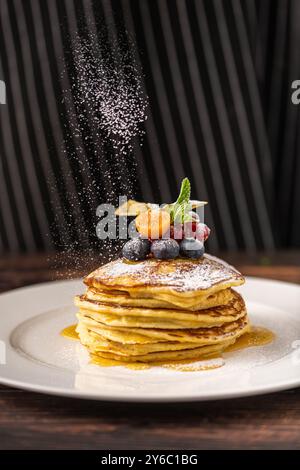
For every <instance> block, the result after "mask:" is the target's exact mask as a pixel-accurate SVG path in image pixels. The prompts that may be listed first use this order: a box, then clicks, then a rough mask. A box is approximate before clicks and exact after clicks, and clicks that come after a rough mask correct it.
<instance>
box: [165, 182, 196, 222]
mask: <svg viewBox="0 0 300 470" xmlns="http://www.w3.org/2000/svg"><path fill="white" fill-rule="evenodd" d="M190 197H191V183H190V181H189V179H188V178H184V179H183V180H182V182H181V188H180V192H179V196H178V198H177V200H176V201H175V202H173V204H169V205H168V206H167V207H168V210H169V212H170V218H171V222H177V223H182V224H183V223H184V222H189V221H190V220H191V216H190V214H189V212H190V210H191V209H192V207H191V204H190Z"/></svg>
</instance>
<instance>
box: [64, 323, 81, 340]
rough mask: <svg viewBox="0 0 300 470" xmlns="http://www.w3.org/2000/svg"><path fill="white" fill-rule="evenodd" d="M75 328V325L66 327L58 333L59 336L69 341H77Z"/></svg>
mask: <svg viewBox="0 0 300 470" xmlns="http://www.w3.org/2000/svg"><path fill="white" fill-rule="evenodd" d="M76 327H77V325H70V326H67V327H66V328H64V329H63V330H62V331H61V332H60V334H61V336H63V337H64V338H69V339H79V336H78V333H77V332H76Z"/></svg>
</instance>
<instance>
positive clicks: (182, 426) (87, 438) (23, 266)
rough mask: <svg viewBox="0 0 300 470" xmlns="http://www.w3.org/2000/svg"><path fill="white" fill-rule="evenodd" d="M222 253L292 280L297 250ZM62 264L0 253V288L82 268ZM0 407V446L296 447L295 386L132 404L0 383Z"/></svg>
mask: <svg viewBox="0 0 300 470" xmlns="http://www.w3.org/2000/svg"><path fill="white" fill-rule="evenodd" d="M224 258H225V259H226V260H227V261H229V262H231V263H233V264H234V265H236V266H237V267H238V268H239V269H240V270H241V271H242V272H243V273H244V274H250V275H255V276H263V277H270V278H274V279H281V280H286V281H293V282H297V283H300V267H299V266H300V252H290V253H277V254H274V253H273V254H272V253H269V254H263V255H259V256H258V255H255V256H253V257H252V256H249V255H241V254H235V255H233V254H232V255H230V256H229V255H226V254H225V255H224ZM74 260H75V258H73V261H74ZM98 264H99V263H98ZM66 266H67V264H66V260H65V259H64V257H63V256H61V257H60V259H58V257H57V255H55V256H54V255H52V256H50V257H45V256H42V255H36V256H30V257H26V256H25V257H18V258H11V257H7V258H2V259H1V260H0V289H1V290H2V291H5V290H9V289H12V288H16V287H20V286H23V285H28V284H32V283H35V282H43V281H47V280H53V279H60V278H64V277H74V276H76V275H82V274H83V273H84V272H87V271H88V270H89V268H90V266H89V267H88V266H86V264H84V263H83V264H81V265H80V263H78V262H77V260H75V261H74V263H73V266H72V264H70V262H69V261H68V267H66ZM78 266H81V267H80V268H78ZM87 268H88V269H87ZM0 315H1V313H0ZM0 410H1V412H0V448H1V449H107V450H112V449H145V448H146V449H199V450H200V449H219V448H220V449H222V448H227V449H243V448H248V449H270V448H273V449H300V389H297V390H291V391H287V392H281V393H276V394H272V395H265V396H259V397H253V398H241V399H235V400H226V401H216V402H209V403H192V404H170V405H158V404H155V405H142V404H139V405H133V404H117V403H113V404H110V403H104V402H102V403H97V402H93V401H83V400H75V399H66V398H59V397H51V396H46V395H41V394H36V393H30V392H24V391H21V390H15V389H12V388H9V387H0Z"/></svg>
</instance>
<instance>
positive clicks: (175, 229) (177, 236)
mask: <svg viewBox="0 0 300 470" xmlns="http://www.w3.org/2000/svg"><path fill="white" fill-rule="evenodd" d="M170 238H174V240H182V239H183V225H182V224H174V225H171V227H170Z"/></svg>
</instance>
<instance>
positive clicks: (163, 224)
mask: <svg viewBox="0 0 300 470" xmlns="http://www.w3.org/2000/svg"><path fill="white" fill-rule="evenodd" d="M135 225H136V228H137V230H138V232H139V233H140V234H141V236H142V237H145V238H151V239H152V240H156V239H158V238H161V237H162V236H163V235H164V234H165V233H166V232H167V231H168V230H169V228H170V214H169V213H168V212H167V211H164V210H160V209H155V210H148V211H146V212H142V213H141V214H139V215H138V216H137V218H136V219H135Z"/></svg>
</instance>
